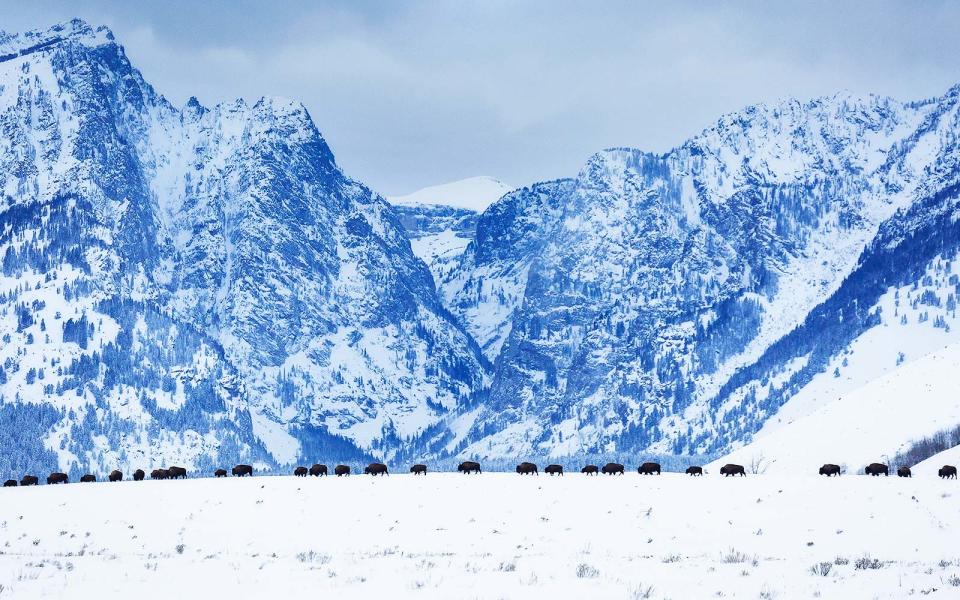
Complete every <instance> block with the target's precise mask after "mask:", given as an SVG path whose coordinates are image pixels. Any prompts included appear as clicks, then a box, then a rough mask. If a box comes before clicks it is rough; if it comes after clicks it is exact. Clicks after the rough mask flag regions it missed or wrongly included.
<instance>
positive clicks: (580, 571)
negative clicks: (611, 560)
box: [577, 563, 600, 579]
mask: <svg viewBox="0 0 960 600" xmlns="http://www.w3.org/2000/svg"><path fill="white" fill-rule="evenodd" d="M599 575H600V571H598V570H596V569H595V568H593V567H591V566H590V565H588V564H587V563H580V564H579V565H577V577H579V578H580V579H594V578H596V577H597V576H599Z"/></svg>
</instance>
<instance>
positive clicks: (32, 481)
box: [20, 475, 40, 486]
mask: <svg viewBox="0 0 960 600" xmlns="http://www.w3.org/2000/svg"><path fill="white" fill-rule="evenodd" d="M38 483H40V479H38V478H37V477H36V476H35V475H24V476H23V479H21V480H20V485H22V486H23V485H37V484H38Z"/></svg>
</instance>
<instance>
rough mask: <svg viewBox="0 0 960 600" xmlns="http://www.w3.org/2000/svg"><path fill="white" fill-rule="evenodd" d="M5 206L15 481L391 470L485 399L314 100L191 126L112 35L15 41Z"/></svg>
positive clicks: (2, 178)
mask: <svg viewBox="0 0 960 600" xmlns="http://www.w3.org/2000/svg"><path fill="white" fill-rule="evenodd" d="M0 193H2V198H0V202H2V204H0V224H2V229H0V257H2V260H3V276H2V279H0V294H2V295H0V330H2V331H0V333H2V335H3V339H4V345H3V350H2V355H0V361H2V367H3V368H2V370H0V398H2V411H3V412H2V414H3V416H4V419H3V420H4V423H3V425H4V426H3V427H0V429H3V430H9V429H11V428H14V429H15V428H17V427H27V428H29V429H28V431H30V432H32V433H35V434H36V435H33V436H29V438H30V440H31V441H30V442H27V443H26V444H24V445H23V449H22V450H21V451H19V452H17V453H15V455H11V456H10V457H8V458H7V460H8V461H10V464H11V465H12V466H23V465H31V464H50V463H51V462H58V463H59V465H60V466H61V467H62V468H71V466H73V467H74V468H75V467H76V466H77V465H84V466H86V465H92V466H93V467H101V468H107V467H108V466H112V465H116V464H134V463H136V464H138V465H142V463H141V462H140V461H146V462H150V461H156V462H159V461H161V460H162V461H171V462H172V461H177V462H182V463H185V464H187V465H195V466H198V467H199V466H203V465H207V464H213V463H214V462H219V461H228V460H229V461H232V460H239V459H244V460H250V461H260V462H263V463H265V464H276V463H287V462H291V461H294V460H296V459H298V458H300V457H306V458H307V459H309V458H310V457H311V456H316V455H317V454H318V453H321V452H324V453H327V455H330V454H336V453H341V454H348V455H354V456H356V455H359V454H360V453H361V449H362V450H363V451H374V452H378V453H384V452H389V451H390V450H391V449H393V448H395V447H396V446H397V445H398V444H399V439H400V438H401V437H404V436H410V435H413V434H415V433H417V432H418V431H420V430H421V429H423V428H424V427H426V426H428V425H430V424H431V423H433V422H436V421H437V420H438V419H439V418H440V417H441V416H442V415H443V414H445V413H446V412H447V411H449V410H451V409H453V408H455V407H456V406H457V405H458V404H459V403H461V402H462V401H464V400H465V399H466V398H467V397H468V396H470V395H471V394H472V393H474V392H475V391H476V390H478V389H480V388H482V387H483V386H484V377H485V372H484V368H483V365H482V360H483V359H482V356H481V354H480V353H479V350H478V349H477V347H476V345H475V344H474V343H473V341H472V340H471V339H470V337H469V336H468V335H467V334H466V333H465V332H464V331H463V330H462V328H461V327H460V326H459V325H457V324H456V323H455V322H454V320H453V319H452V318H451V317H450V315H449V314H448V313H447V311H446V310H445V309H444V308H443V307H442V305H441V303H440V301H439V299H438V297H437V294H436V292H435V289H434V284H433V280H432V276H431V274H430V272H429V270H428V269H427V268H426V266H425V265H424V264H423V262H421V261H420V260H418V259H417V258H416V257H415V256H414V255H413V253H412V252H411V250H410V246H409V242H408V241H407V238H406V235H405V232H404V229H403V228H402V226H401V225H400V223H399V221H398V220H397V217H396V215H395V214H394V212H393V211H392V210H391V208H390V206H389V205H388V204H387V203H386V202H385V201H384V200H383V199H382V198H381V197H380V196H378V195H376V194H375V193H373V192H371V191H370V190H368V189H367V188H365V187H364V186H363V185H361V184H359V183H357V182H355V181H353V180H351V179H350V178H348V177H347V176H346V175H344V174H343V173H342V172H341V171H340V169H339V168H338V167H337V165H336V163H335V162H334V158H333V154H332V153H331V151H330V149H329V147H328V146H327V144H326V142H325V141H324V139H323V138H322V136H321V135H320V133H319V132H318V131H317V129H316V127H315V126H314V124H313V123H312V121H311V119H310V117H309V115H308V114H307V111H306V110H305V108H304V107H303V106H302V105H299V104H297V103H293V102H289V101H286V100H280V99H268V98H264V99H262V100H260V101H258V102H257V103H255V104H254V105H253V106H248V105H246V104H245V103H244V102H243V101H237V102H235V103H231V104H224V105H220V106H217V107H214V108H212V109H207V108H204V107H202V106H201V105H200V104H199V103H198V102H197V101H195V100H191V101H190V102H189V103H188V104H187V105H186V106H185V107H183V108H182V109H180V108H176V107H174V106H172V105H171V104H170V103H169V102H167V101H166V100H165V99H164V98H163V97H162V96H160V95H158V94H157V93H156V92H155V91H154V90H153V89H152V88H151V87H150V86H149V85H148V84H147V83H146V82H145V81H144V80H143V78H142V77H141V75H140V74H139V72H137V71H136V70H135V69H134V68H133V67H132V66H131V65H130V63H129V62H128V61H127V59H126V57H125V55H124V53H123V49H122V47H121V46H119V45H118V44H117V43H116V42H115V40H114V39H113V36H112V35H111V34H110V32H109V31H107V30H106V29H104V28H100V29H97V30H94V29H92V28H90V27H89V26H88V25H86V24H85V23H83V22H81V21H72V22H70V23H67V24H64V25H60V26H57V27H54V28H52V29H50V30H48V31H43V32H31V33H27V34H23V35H19V36H7V35H4V36H2V37H0ZM27 423H30V425H27ZM8 425H9V426H8ZM33 440H36V442H35V443H34V442H33ZM30 444H32V445H30ZM54 457H55V459H54ZM14 470H16V469H14Z"/></svg>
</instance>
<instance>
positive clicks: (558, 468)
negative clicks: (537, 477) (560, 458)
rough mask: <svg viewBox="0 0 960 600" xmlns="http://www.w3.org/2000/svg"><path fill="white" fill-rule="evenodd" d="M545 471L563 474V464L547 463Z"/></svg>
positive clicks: (552, 473) (549, 473)
mask: <svg viewBox="0 0 960 600" xmlns="http://www.w3.org/2000/svg"><path fill="white" fill-rule="evenodd" d="M543 472H544V473H546V474H547V475H563V465H547V468H546V469H544V470H543Z"/></svg>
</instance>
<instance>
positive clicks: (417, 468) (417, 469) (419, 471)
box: [410, 465, 427, 475]
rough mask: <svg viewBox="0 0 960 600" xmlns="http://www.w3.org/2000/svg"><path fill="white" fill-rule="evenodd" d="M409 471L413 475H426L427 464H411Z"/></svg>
mask: <svg viewBox="0 0 960 600" xmlns="http://www.w3.org/2000/svg"><path fill="white" fill-rule="evenodd" d="M410 472H411V473H413V474H414V475H426V474H427V465H413V466H412V467H410Z"/></svg>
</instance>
